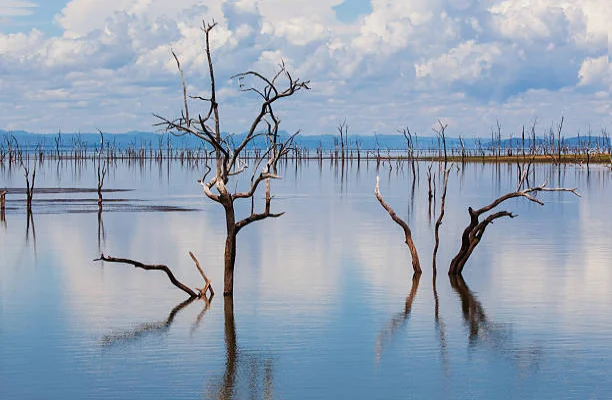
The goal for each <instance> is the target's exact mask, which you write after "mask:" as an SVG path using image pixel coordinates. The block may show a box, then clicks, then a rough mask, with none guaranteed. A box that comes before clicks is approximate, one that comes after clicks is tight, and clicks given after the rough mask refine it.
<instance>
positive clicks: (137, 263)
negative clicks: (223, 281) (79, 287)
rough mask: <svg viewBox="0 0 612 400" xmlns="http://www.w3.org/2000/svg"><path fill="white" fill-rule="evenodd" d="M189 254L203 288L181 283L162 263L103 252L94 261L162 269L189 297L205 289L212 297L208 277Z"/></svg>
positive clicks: (154, 269) (204, 293) (201, 292)
mask: <svg viewBox="0 0 612 400" xmlns="http://www.w3.org/2000/svg"><path fill="white" fill-rule="evenodd" d="M189 255H190V256H191V258H192V259H193V261H194V262H195V264H196V267H197V269H198V271H199V272H200V274H201V275H202V278H204V282H205V286H204V288H203V289H195V290H193V289H191V288H189V287H188V286H187V285H185V284H184V283H182V282H181V281H179V280H178V279H176V277H175V276H174V274H173V273H172V271H171V270H170V268H168V266H167V265H163V264H144V263H142V262H140V261H135V260H130V259H128V258H116V257H110V256H105V255H104V253H102V254H100V258H96V259H95V260H94V261H106V262H111V263H121V264H130V265H133V266H134V267H136V268H142V269H144V270H148V271H152V270H153V271H163V272H165V273H166V275H167V276H168V279H170V282H172V284H173V285H174V286H176V287H177V288H179V289H181V290H182V291H183V292H185V293H187V294H188V295H189V297H190V298H200V297H202V296H204V297H206V292H207V291H209V292H210V298H212V296H214V294H215V292H214V291H213V289H212V286H211V284H210V279H208V278H207V277H206V274H204V271H203V270H202V268H201V267H200V263H199V262H198V260H197V259H196V257H195V256H194V255H193V253H192V252H189Z"/></svg>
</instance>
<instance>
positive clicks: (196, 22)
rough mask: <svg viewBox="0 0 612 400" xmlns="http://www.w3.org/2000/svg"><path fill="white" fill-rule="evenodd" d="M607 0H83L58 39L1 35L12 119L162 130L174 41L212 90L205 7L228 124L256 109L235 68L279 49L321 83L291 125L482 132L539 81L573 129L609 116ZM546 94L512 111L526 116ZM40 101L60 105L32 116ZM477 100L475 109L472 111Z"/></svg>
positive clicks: (173, 82)
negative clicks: (347, 0) (366, 3)
mask: <svg viewBox="0 0 612 400" xmlns="http://www.w3.org/2000/svg"><path fill="white" fill-rule="evenodd" d="M603 1H604V0H600V1H596V0H586V1H584V2H580V3H579V4H577V3H576V2H571V1H561V2H556V3H554V4H553V3H551V2H550V1H547V0H534V1H530V2H529V7H527V2H525V1H521V0H506V1H495V2H481V1H469V0H435V1H425V0H418V1H411V2H399V1H390V0H373V1H372V2H371V9H367V8H366V9H365V10H366V13H365V14H361V15H360V16H359V17H358V18H352V19H350V20H346V19H345V20H339V19H338V17H337V15H336V8H337V6H338V5H340V4H343V2H342V1H341V0H316V1H306V0H299V1H297V0H296V1H293V2H286V1H280V0H241V1H224V0H211V1H207V2H206V3H205V5H204V4H203V3H202V2H198V1H196V0H175V1H173V2H171V3H169V2H167V1H162V0H109V1H106V2H104V4H103V5H102V3H100V2H91V1H87V0H72V1H69V2H67V3H66V5H65V7H64V8H63V9H62V10H61V12H60V13H59V14H57V15H56V16H53V17H49V18H51V19H53V20H54V21H55V23H56V24H57V26H58V28H59V29H60V31H61V34H60V35H51V34H49V33H47V34H45V33H43V32H42V31H40V30H38V29H36V28H35V27H32V28H31V29H29V30H25V29H24V30H22V31H21V32H16V33H11V34H2V33H0V71H2V74H3V86H2V90H3V93H2V94H3V96H2V97H1V98H0V103H2V104H1V105H2V107H0V110H2V111H0V128H1V127H3V126H4V127H5V126H9V125H11V126H17V127H19V128H22V129H28V130H34V131H55V130H56V129H57V126H62V127H63V129H64V130H74V131H76V130H81V131H87V130H92V129H93V128H95V127H98V126H103V127H104V128H105V129H108V130H111V131H125V130H131V129H144V130H150V129H151V124H152V123H153V122H154V121H153V120H152V118H151V117H150V114H151V113H152V112H158V113H163V114H168V115H174V114H176V113H178V112H179V110H180V103H181V102H180V80H179V78H178V74H177V71H176V65H175V63H174V60H173V59H172V56H171V53H170V49H173V50H174V51H175V52H176V53H177V54H178V55H179V57H180V58H181V63H182V66H183V68H184V70H185V74H186V78H187V81H188V85H189V88H190V90H193V91H194V94H204V93H206V92H207V90H208V74H207V71H206V67H207V65H206V63H205V58H204V56H203V54H202V49H203V45H204V43H203V34H202V31H201V23H202V18H206V20H207V21H212V20H215V21H216V22H217V23H218V26H217V27H216V28H215V30H214V31H213V35H212V40H211V46H212V48H213V60H214V64H215V72H216V76H217V84H218V88H219V90H222V91H223V93H224V94H226V96H225V97H224V100H225V101H226V103H224V104H222V113H223V117H224V118H225V119H224V125H223V129H226V130H228V131H241V130H244V123H247V122H248V121H247V119H248V117H247V116H248V115H249V114H248V112H247V113H245V110H246V109H248V107H245V104H246V105H249V106H250V105H254V103H253V102H252V101H253V98H252V97H249V96H248V95H238V93H237V90H236V89H237V87H236V82H234V81H232V80H231V79H229V78H230V77H231V76H232V75H233V74H235V73H238V72H241V71H245V70H248V69H257V70H261V71H262V72H264V73H272V72H273V71H274V68H275V67H276V66H277V65H278V63H279V62H280V61H281V59H283V60H284V61H285V63H286V64H287V65H288V66H289V67H290V68H291V71H292V72H293V75H294V76H296V77H300V78H303V79H309V80H310V81H311V82H312V91H310V92H309V93H300V95H299V96H297V97H296V98H294V99H291V100H289V101H287V102H285V103H283V104H281V105H280V109H279V110H280V111H282V113H283V114H282V118H283V121H284V123H285V124H287V125H289V126H286V127H285V128H286V129H288V130H293V128H296V129H297V128H302V130H303V132H305V133H310V132H330V131H332V130H333V129H334V124H333V123H331V122H330V121H335V120H337V119H343V118H348V119H349V120H350V121H351V120H355V123H353V124H352V125H353V126H359V129H360V132H359V133H371V132H373V131H375V130H376V131H378V132H381V131H382V132H394V131H395V129H396V128H397V126H401V125H404V124H406V123H411V125H414V126H415V127H422V128H423V130H425V131H428V130H429V128H428V127H429V126H430V125H431V123H432V121H435V120H437V118H438V117H444V116H451V115H452V116H453V118H452V120H453V121H456V124H458V125H460V126H461V127H462V129H466V130H468V129H469V130H475V128H477V125H478V123H479V121H480V124H482V121H483V120H485V119H487V118H489V116H491V115H496V114H498V115H507V110H508V108H509V107H510V105H511V104H513V101H514V99H527V98H532V94H530V93H538V98H541V97H542V96H549V98H548V99H547V100H546V103H547V104H548V103H550V104H551V106H550V109H551V110H552V109H555V108H556V109H557V112H555V113H553V114H555V115H558V114H559V110H561V109H567V110H569V111H568V112H569V113H568V114H567V115H566V117H567V120H568V128H571V126H572V125H571V124H572V122H571V121H572V120H575V121H578V120H580V121H582V120H584V118H587V117H588V118H590V119H591V122H592V123H593V124H596V125H605V124H606V123H608V122H609V115H606V114H605V112H602V110H604V109H603V108H601V107H599V106H598V107H595V108H588V109H587V108H586V107H585V106H584V104H587V103H597V104H598V102H599V97H598V96H600V95H599V94H598V93H599V92H601V91H602V90H605V88H606V85H609V72H607V71H606V69H605V67H606V66H605V65H603V64H604V61H606V60H605V59H603V58H602V57H604V55H607V53H608V48H607V46H608V43H607V40H608V39H607V38H608V36H607V34H608V32H607V31H608V25H607V22H606V21H608V20H609V17H610V15H609V11H607V10H606V7H605V6H604V3H603ZM9 3H10V4H19V5H21V8H20V9H22V10H29V9H30V8H29V6H30V5H32V4H33V3H30V2H23V1H21V2H15V1H13V2H6V1H5V2H2V3H0V5H1V6H4V7H5V8H6V7H7V4H9ZM0 9H3V8H0ZM1 16H2V14H0V17H1ZM604 39H605V40H604ZM608 68H609V67H608ZM8 76H10V79H6V78H4V77H8ZM560 91H563V93H562V94H561V95H559V93H561V92H560ZM54 93H55V94H57V93H62V98H58V97H57V96H56V95H55V96H53V95H51V94H54ZM559 98H565V99H566V101H581V102H582V103H576V104H574V103H572V104H563V103H560V102H559V101H558V99H559ZM32 99H35V100H32ZM28 101H35V105H34V104H30V103H28ZM13 102H17V103H18V104H19V107H20V109H19V110H17V109H16V108H15V107H14V106H13V105H12V103H13ZM536 106H537V105H535V104H530V105H528V106H527V107H525V112H524V113H518V112H513V114H512V115H514V117H513V118H515V119H516V120H517V124H518V122H519V119H522V118H525V119H528V116H530V115H532V114H533V111H532V110H533V109H534V107H536ZM40 107H43V108H44V107H47V108H57V109H60V110H63V111H62V112H58V113H56V114H54V115H52V116H47V117H46V118H37V117H35V116H32V115H28V114H26V113H32V112H34V110H36V109H38V108H40ZM466 107H470V112H459V111H460V110H466ZM546 109H547V110H548V109H549V108H546ZM438 112H440V113H444V114H445V115H441V114H439V115H438V114H436V113H438ZM547 112H548V111H547ZM574 112H575V114H574ZM546 115H548V114H546ZM551 117H552V115H551ZM520 122H521V123H524V122H525V121H524V120H523V121H520ZM92 127H93V128H92ZM576 127H578V125H576ZM480 129H481V130H482V129H484V130H487V129H488V126H487V127H482V126H481V127H480Z"/></svg>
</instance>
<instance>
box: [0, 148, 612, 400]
mask: <svg viewBox="0 0 612 400" xmlns="http://www.w3.org/2000/svg"><path fill="white" fill-rule="evenodd" d="M429 165H430V164H429V163H425V162H421V163H420V164H419V176H418V179H417V181H416V182H415V183H414V185H413V180H412V173H411V171H410V170H409V166H408V165H407V164H406V165H403V166H400V165H399V164H397V163H395V162H393V163H391V164H384V165H381V166H380V168H379V169H377V166H376V163H375V162H370V163H363V162H362V163H361V164H360V165H359V166H357V163H356V162H349V163H347V165H346V166H345V168H344V169H342V168H341V167H340V166H339V165H336V164H331V163H330V162H329V161H328V160H326V161H324V162H323V163H322V165H320V164H319V163H318V162H317V161H312V162H304V163H299V164H294V163H292V162H288V163H287V164H285V165H284V166H283V171H282V174H283V176H284V179H283V180H282V181H273V183H272V190H273V193H274V195H275V198H274V200H273V202H272V208H273V210H274V211H285V212H286V214H285V215H284V216H282V217H281V218H278V219H268V220H265V221H262V222H257V223H255V224H252V225H249V226H248V227H247V228H245V229H244V230H243V231H241V232H240V234H239V236H238V251H237V262H236V278H235V295H234V298H233V301H230V300H227V299H225V300H224V298H223V296H222V294H221V293H222V287H223V285H222V281H223V267H222V264H223V254H222V249H223V245H224V240H225V237H224V230H225V225H224V216H223V212H222V208H221V207H220V206H219V205H218V204H215V203H213V202H211V201H209V200H207V199H206V198H205V197H204V195H203V193H202V191H201V187H200V186H199V185H198V184H197V182H196V180H197V179H200V178H201V177H202V173H203V170H204V168H203V167H202V165H201V164H200V165H197V164H194V163H184V164H182V163H180V162H179V161H170V162H167V161H163V162H161V163H159V162H156V161H146V162H142V163H134V162H131V163H128V162H127V161H126V162H123V161H117V162H116V163H114V164H113V165H112V166H111V167H110V169H109V174H108V176H107V178H106V183H105V189H107V190H109V191H108V192H106V193H105V194H104V196H105V199H106V203H105V205H104V211H103V212H102V213H101V215H98V212H97V211H98V209H97V204H96V199H97V196H96V193H95V191H91V190H84V189H93V188H95V187H96V169H95V165H94V163H93V162H91V161H85V162H78V163H75V162H71V161H60V162H57V161H45V162H44V163H43V164H41V165H39V166H38V169H37V175H36V187H37V188H40V190H39V191H37V192H35V194H34V202H33V216H32V218H31V219H30V218H27V217H26V210H25V194H23V188H24V187H25V179H24V175H23V171H22V170H21V169H20V168H17V167H15V166H13V168H9V167H8V165H7V164H6V163H5V164H4V165H3V166H2V167H0V188H3V187H8V188H9V194H8V195H7V210H6V219H5V222H4V223H2V224H1V225H0V397H1V398H2V399H68V398H73V399H77V398H78V399H97V398H100V399H102V398H104V399H108V398H121V399H314V398H317V399H340V398H345V399H411V398H414V399H423V398H431V399H468V398H470V399H494V398H500V399H501V398H503V399H560V398H567V399H609V398H610V396H611V395H612V375H611V374H610V371H612V346H611V345H610V344H611V343H612V312H610V308H611V306H612V262H611V261H610V260H611V259H612V218H611V217H610V199H611V198H612V172H610V170H609V168H608V169H606V168H605V167H604V166H592V167H591V168H590V170H588V171H587V169H586V168H583V167H580V166H577V165H564V166H561V167H558V166H553V165H537V166H536V167H535V168H536V169H535V177H532V179H533V180H532V182H531V183H532V184H541V183H542V182H544V181H545V180H546V179H548V185H549V186H564V187H577V188H578V191H579V192H580V194H581V195H582V197H581V198H578V197H576V196H574V195H572V194H570V193H556V192H555V193H540V194H539V195H538V198H539V199H541V200H543V201H544V202H545V205H544V206H540V205H538V204H535V203H532V202H529V201H527V200H526V199H513V200H510V201H508V202H506V203H504V204H503V205H502V207H500V209H504V210H508V211H512V212H513V213H515V214H517V215H518V217H517V218H514V219H508V218H506V219H500V220H498V221H496V222H495V223H494V224H493V225H491V226H490V227H489V228H488V230H487V232H486V234H485V235H484V238H483V240H482V242H481V243H480V244H479V246H478V247H477V248H476V250H475V251H474V254H473V255H472V256H471V258H470V260H469V261H468V264H467V265H466V267H465V270H464V273H463V278H454V279H449V277H448V276H447V274H446V270H447V269H448V265H449V263H450V260H451V259H452V257H453V256H454V254H455V253H456V252H457V251H458V249H459V245H460V237H461V233H462V231H463V229H464V228H465V226H466V225H467V223H468V222H469V219H468V213H467V207H468V206H472V207H481V206H484V205H486V204H488V203H490V202H491V201H492V200H493V199H495V198H496V197H498V196H499V195H501V194H503V193H505V192H508V191H514V190H515V189H516V184H517V168H516V166H515V165H509V164H501V165H493V164H479V163H473V164H467V165H465V166H459V168H457V167H454V168H453V169H452V171H451V173H450V178H449V183H448V195H447V200H446V215H445V218H444V221H443V224H442V226H441V228H440V249H439V251H438V269H439V273H438V276H437V280H436V281H435V283H434V282H433V280H432V270H431V254H432V249H433V244H434V241H433V236H434V235H433V229H434V228H433V227H434V223H435V218H436V216H437V214H438V212H439V207H440V204H439V203H440V200H439V196H440V192H441V187H442V181H441V176H440V175H441V174H440V172H439V171H440V170H439V166H438V164H437V163H435V164H434V166H433V168H432V171H433V172H434V173H435V174H436V177H435V181H436V188H437V197H438V199H437V201H436V203H437V204H436V211H435V212H434V211H433V210H432V211H431V212H430V211H429V205H428V198H427V196H428V195H427V192H428V185H427V178H426V172H427V167H428V166H429ZM377 174H379V175H380V178H381V192H382V193H383V195H384V197H385V200H386V201H387V202H388V203H389V204H390V205H391V206H392V207H393V208H394V209H395V211H396V212H397V213H398V215H400V216H401V217H402V218H405V219H406V221H407V222H408V223H409V224H410V226H411V228H412V231H413V236H414V240H415V243H416V245H417V248H418V250H419V254H420V256H421V264H422V268H423V274H422V275H421V276H420V279H418V280H413V278H412V268H411V263H410V253H409V251H408V248H407V246H406V245H405V244H404V236H403V232H402V230H401V228H400V227H399V226H398V225H396V224H395V223H394V222H393V221H392V220H391V219H390V218H389V215H388V214H387V213H386V212H385V211H384V210H383V209H382V207H381V206H380V204H379V203H378V202H377V200H376V198H375V196H374V186H375V182H376V176H377ZM244 180H248V178H244ZM19 188H21V192H20V193H15V192H16V189H19ZM43 189H46V190H43ZM111 189H113V190H111ZM261 196H262V194H261V193H260V194H259V196H258V197H257V201H258V204H259V206H260V207H261V206H262V205H261V203H262V198H261ZM432 206H433V205H432ZM249 207H250V204H249V202H248V201H246V202H245V204H243V206H242V207H241V208H240V213H241V215H245V213H246V212H248V210H249ZM432 214H433V215H432ZM189 251H193V252H194V254H195V255H196V256H197V257H198V259H199V260H200V262H201V264H202V266H203V268H204V270H205V271H206V273H207V274H208V275H209V277H210V278H211V279H212V284H213V287H214V288H215V291H216V292H217V295H216V296H215V297H214V298H213V299H212V301H211V302H210V303H206V302H205V301H204V300H199V299H198V300H195V301H193V302H189V303H185V300H186V296H185V294H184V293H183V292H181V291H179V290H177V289H176V288H175V287H173V286H172V285H171V284H170V282H169V281H168V279H167V277H166V276H165V275H164V274H163V273H161V272H157V271H143V270H141V269H136V268H133V267H131V266H129V265H123V264H111V263H102V262H99V261H93V260H94V259H95V258H97V257H98V256H99V255H100V253H101V252H104V254H106V255H110V256H115V257H125V258H132V259H136V260H140V261H142V262H146V263H155V264H166V265H168V266H170V267H171V268H172V269H173V271H174V272H175V274H176V275H177V277H178V278H179V279H180V280H181V281H182V282H185V283H186V284H188V285H190V286H191V287H196V286H197V287H201V286H203V284H202V278H201V277H200V276H199V274H198V271H197V270H196V268H195V267H194V264H193V262H192V260H191V259H190V257H189V255H188V252H189Z"/></svg>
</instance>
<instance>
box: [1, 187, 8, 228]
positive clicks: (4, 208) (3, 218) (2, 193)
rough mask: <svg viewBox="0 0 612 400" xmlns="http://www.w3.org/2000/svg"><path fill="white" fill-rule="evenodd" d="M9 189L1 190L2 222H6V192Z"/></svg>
mask: <svg viewBox="0 0 612 400" xmlns="http://www.w3.org/2000/svg"><path fill="white" fill-rule="evenodd" d="M7 193H8V192H7V190H6V189H4V190H0V222H2V223H3V224H6V211H5V210H6V194H7Z"/></svg>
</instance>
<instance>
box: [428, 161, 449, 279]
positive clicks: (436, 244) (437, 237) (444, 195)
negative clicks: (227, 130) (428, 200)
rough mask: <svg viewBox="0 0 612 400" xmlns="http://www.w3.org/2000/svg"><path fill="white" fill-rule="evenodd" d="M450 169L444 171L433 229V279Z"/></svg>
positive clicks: (435, 270) (435, 272)
mask: <svg viewBox="0 0 612 400" xmlns="http://www.w3.org/2000/svg"><path fill="white" fill-rule="evenodd" d="M451 168H453V166H452V164H451V166H450V168H447V169H446V170H444V189H443V191H442V204H441V205H440V216H439V217H438V220H437V221H436V225H435V228H434V238H435V244H434V250H433V257H432V264H431V265H432V269H433V276H434V279H435V276H436V274H437V273H438V271H437V268H436V256H437V254H438V247H439V246H440V234H439V231H440V225H442V219H443V218H444V205H445V203H446V188H447V186H448V174H449V173H450V170H451Z"/></svg>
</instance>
